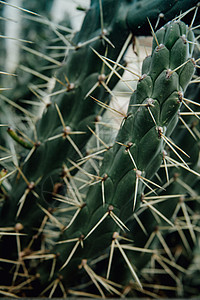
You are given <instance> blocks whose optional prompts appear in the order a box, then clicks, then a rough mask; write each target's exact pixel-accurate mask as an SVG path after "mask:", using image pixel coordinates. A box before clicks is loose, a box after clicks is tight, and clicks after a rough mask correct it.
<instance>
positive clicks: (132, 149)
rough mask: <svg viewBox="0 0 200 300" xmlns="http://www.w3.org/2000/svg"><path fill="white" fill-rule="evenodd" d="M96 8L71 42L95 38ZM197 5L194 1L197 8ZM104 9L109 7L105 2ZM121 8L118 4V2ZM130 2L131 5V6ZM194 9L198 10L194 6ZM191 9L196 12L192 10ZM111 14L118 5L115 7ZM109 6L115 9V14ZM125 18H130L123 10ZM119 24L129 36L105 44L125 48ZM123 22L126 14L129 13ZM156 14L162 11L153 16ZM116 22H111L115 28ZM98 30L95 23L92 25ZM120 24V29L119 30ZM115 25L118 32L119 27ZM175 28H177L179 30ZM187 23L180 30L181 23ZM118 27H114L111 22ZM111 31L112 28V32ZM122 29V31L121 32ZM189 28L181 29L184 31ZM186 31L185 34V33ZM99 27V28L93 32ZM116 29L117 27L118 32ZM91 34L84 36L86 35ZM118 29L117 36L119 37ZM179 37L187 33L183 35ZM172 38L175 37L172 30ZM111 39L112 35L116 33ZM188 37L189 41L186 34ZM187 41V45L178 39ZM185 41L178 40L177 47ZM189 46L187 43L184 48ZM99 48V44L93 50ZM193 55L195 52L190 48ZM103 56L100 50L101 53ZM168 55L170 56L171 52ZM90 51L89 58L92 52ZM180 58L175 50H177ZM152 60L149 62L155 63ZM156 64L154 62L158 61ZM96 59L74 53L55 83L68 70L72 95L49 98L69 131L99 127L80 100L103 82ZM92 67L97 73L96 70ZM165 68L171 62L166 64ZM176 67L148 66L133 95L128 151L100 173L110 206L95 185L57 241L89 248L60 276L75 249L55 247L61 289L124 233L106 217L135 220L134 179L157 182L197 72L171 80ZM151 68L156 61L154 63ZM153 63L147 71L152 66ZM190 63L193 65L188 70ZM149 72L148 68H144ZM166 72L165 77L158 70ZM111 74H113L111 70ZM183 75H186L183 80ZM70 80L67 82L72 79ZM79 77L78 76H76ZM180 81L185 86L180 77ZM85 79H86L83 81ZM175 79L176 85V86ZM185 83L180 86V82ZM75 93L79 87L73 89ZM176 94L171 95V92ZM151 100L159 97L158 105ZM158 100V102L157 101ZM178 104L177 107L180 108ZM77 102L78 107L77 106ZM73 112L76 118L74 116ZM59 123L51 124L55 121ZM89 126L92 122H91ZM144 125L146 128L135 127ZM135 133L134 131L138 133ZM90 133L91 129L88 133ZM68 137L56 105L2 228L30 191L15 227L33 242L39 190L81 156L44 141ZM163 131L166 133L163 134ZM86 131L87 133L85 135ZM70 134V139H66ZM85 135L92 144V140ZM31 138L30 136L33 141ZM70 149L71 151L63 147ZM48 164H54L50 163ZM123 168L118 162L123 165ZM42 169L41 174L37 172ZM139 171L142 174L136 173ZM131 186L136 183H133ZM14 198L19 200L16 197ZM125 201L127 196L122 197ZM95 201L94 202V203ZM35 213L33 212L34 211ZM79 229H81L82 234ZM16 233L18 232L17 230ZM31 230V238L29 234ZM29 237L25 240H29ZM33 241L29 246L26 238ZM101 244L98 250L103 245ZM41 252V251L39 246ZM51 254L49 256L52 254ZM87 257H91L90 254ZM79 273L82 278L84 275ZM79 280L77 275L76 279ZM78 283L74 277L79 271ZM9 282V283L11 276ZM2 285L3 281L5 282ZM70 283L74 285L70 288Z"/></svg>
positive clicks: (120, 150)
mask: <svg viewBox="0 0 200 300" xmlns="http://www.w3.org/2000/svg"><path fill="white" fill-rule="evenodd" d="M97 2H98V1H92V3H91V4H92V6H91V10H90V11H89V12H88V15H87V18H86V19H85V23H84V24H83V27H82V30H81V32H84V35H83V37H81V32H80V33H79V34H77V36H76V37H75V40H74V42H75V43H76V42H77V41H78V42H84V41H86V40H88V39H89V38H90V35H91V33H90V32H88V28H89V27H88V26H86V25H87V24H88V19H89V20H90V23H91V16H92V17H93V18H94V19H95V20H96V14H98V11H99V7H98V3H97ZM194 2H195V1H194ZM104 3H105V5H106V3H107V2H106V1H105V2H104ZM115 3H116V2H115ZM127 3H128V4H127ZM126 4H127V10H128V9H129V8H130V7H131V4H132V3H130V2H126ZM192 4H193V3H192ZM192 4H191V5H192ZM113 7H114V6H113ZM113 7H112V10H113ZM119 7H120V4H119V3H117V4H116V7H115V9H116V11H117V12H118V8H119ZM126 12H127V11H126ZM119 15H120V18H122V20H123V21H122V23H120V22H118V21H119V20H118V19H117V21H116V24H118V25H119V26H121V25H122V29H123V30H122V29H121V32H125V34H124V35H123V34H122V35H121V36H120V38H121V40H119V35H117V36H114V35H113V39H112V35H111V36H110V35H108V37H109V38H110V39H111V41H112V42H113V43H114V40H115V38H116V39H117V43H118V45H123V43H124V41H125V40H126V38H127V36H128V32H129V30H128V29H127V27H126V26H125V25H124V19H125V18H124V15H123V16H121V11H120V14H119ZM125 15H126V13H125ZM155 15H157V12H156V13H155ZM104 17H105V18H104V19H105V24H104V25H105V28H106V25H107V24H106V22H108V23H109V22H110V19H112V18H111V17H112V16H110V15H109V16H107V17H108V20H107V19H106V15H105V16H104ZM113 22H114V21H113ZM93 24H95V26H96V23H95V22H93ZM114 24H115V23H114ZM116 24H115V25H116ZM175 24H176V23H175ZM180 24H182V23H180ZM112 25H113V23H112ZM113 26H114V25H113ZM116 26H117V25H116ZM111 27H112V26H111ZM182 27H183V28H184V25H183V26H182ZM182 27H181V28H182ZM95 28H96V27H95ZM97 28H98V29H97V31H98V33H99V34H101V31H100V30H99V28H100V26H99V24H97ZM114 28H115V30H116V27H115V26H114ZM86 29H87V30H86ZM115 30H113V32H114V33H115V32H116V31H115ZM181 30H182V29H181ZM172 31H173V30H172ZM111 32H112V31H111ZM188 36H189V35H188ZM192 38H193V37H192V35H190V37H189V39H191V40H192ZM181 40H182V41H183V39H181ZM180 42H181V41H180ZM183 42H184V41H183ZM94 44H95V45H94ZM94 44H92V46H93V48H95V49H97V51H99V53H100V54H103V55H104V53H105V51H104V50H105V48H104V45H102V43H101V42H100V41H97V42H95V43H94ZM170 46H171V48H173V45H172V44H170ZM177 47H178V49H179V50H182V48H181V46H180V44H178V46H177ZM183 48H185V44H184V45H183ZM188 48H190V47H189V46H188ZM102 49H103V50H102ZM160 49H162V47H161V46H160V47H159V46H158V48H157V49H155V50H154V51H158V52H160V51H161V50H160ZM168 50H169V51H171V49H168ZM87 51H88V52H87ZM174 51H175V50H174ZM184 51H185V50H183V56H182V60H181V61H183V62H184V61H185V60H187V59H188V57H189V56H190V51H189V50H188V56H187V55H186V53H185V52H184ZM119 52H120V47H119V48H117V50H116V49H115V50H112V48H109V51H108V56H109V57H110V58H112V59H113V60H115V58H116V57H117V56H118V53H119ZM79 55H80V57H88V60H87V63H88V64H87V66H86V64H84V68H83V66H80V65H79V66H78V68H79V69H76V70H75V72H74V62H75V61H77V60H79ZM151 60H152V59H151ZM155 60H156V58H155ZM96 61H97V60H96V57H95V55H94V54H92V51H91V50H88V47H86V46H84V47H81V48H79V47H77V48H76V50H74V51H72V53H71V55H70V56H69V60H68V65H67V67H66V68H67V69H65V67H63V68H62V69H61V71H60V74H58V77H59V78H60V80H63V81H64V80H65V78H64V76H63V70H65V71H66V74H67V77H68V78H69V80H70V83H71V85H70V86H68V87H69V89H68V90H67V93H66V95H65V96H60V97H54V98H53V99H52V103H54V102H55V103H57V105H58V107H59V109H60V111H61V113H62V116H63V118H64V121H65V122H66V126H70V127H71V129H72V131H77V130H81V131H86V130H87V127H86V126H87V125H88V124H89V125H90V126H91V127H92V124H93V122H94V121H95V117H96V114H97V113H98V110H97V109H96V107H95V105H93V104H92V103H91V102H90V104H86V103H87V102H86V101H88V99H85V103H84V104H83V103H81V104H80V102H79V100H80V98H83V96H84V95H86V94H87V91H88V90H89V88H90V87H91V86H92V85H93V84H94V83H96V82H97V80H98V76H99V74H100V69H101V65H102V64H101V62H99V63H96ZM163 61H165V55H163ZM94 63H95V70H94V69H93V67H94ZM165 63H166V61H165ZM175 63H176V62H173V64H172V62H171V61H170V60H169V63H168V65H167V64H166V65H164V66H163V69H165V71H164V72H161V73H160V72H159V70H157V71H156V72H157V73H154V74H153V73H152V75H151V72H150V71H148V67H146V70H147V72H145V73H147V76H143V77H142V78H141V80H140V82H139V83H138V88H137V91H136V93H134V95H133V96H132V98H131V102H130V106H129V111H128V114H127V117H126V118H125V120H124V125H123V126H122V128H121V130H120V132H119V135H118V137H117V142H121V143H123V144H124V145H125V146H121V145H119V144H118V145H115V146H114V147H113V148H112V149H111V150H109V151H108V152H107V154H106V156H105V160H104V163H103V166H102V168H101V170H100V172H101V173H100V177H101V178H102V181H103V182H104V189H105V200H106V203H105V205H102V187H101V184H99V185H98V184H97V185H96V186H94V187H92V188H91V189H90V190H89V193H88V195H87V198H86V204H87V205H86V206H85V205H83V207H82V209H81V212H80V214H79V216H78V218H77V219H76V220H75V221H74V222H73V224H72V226H71V227H70V228H69V229H68V230H67V231H66V232H64V233H62V234H61V237H60V239H61V240H63V239H65V238H79V239H80V242H81V241H82V240H83V243H84V249H81V247H80V245H79V247H78V248H77V251H76V252H75V255H74V256H73V259H72V260H71V261H70V263H69V265H68V266H66V268H64V269H63V270H62V271H61V272H59V268H60V267H61V266H63V263H64V262H65V261H66V258H67V257H68V255H69V254H70V253H71V250H72V249H73V245H72V244H70V246H69V245H67V246H63V245H56V247H55V249H54V250H55V252H54V253H55V256H56V255H57V254H58V252H59V253H60V255H58V258H57V263H56V273H55V274H54V277H53V278H52V280H53V279H55V278H56V276H57V274H61V275H62V274H63V275H64V277H65V276H66V277H65V278H66V281H67V283H64V284H65V285H66V286H68V285H70V284H71V282H70V281H72V279H73V278H71V279H69V278H68V276H69V273H71V272H72V271H73V269H74V270H76V269H77V266H78V265H79V264H80V263H81V259H87V258H88V259H91V258H92V257H94V256H96V255H98V253H99V252H101V251H103V250H104V249H105V248H107V247H108V246H109V245H110V243H111V240H112V237H113V233H114V232H115V231H116V230H118V229H119V227H118V226H117V225H116V224H115V222H114V221H113V220H112V219H111V218H109V215H111V214H112V212H113V213H114V214H115V215H117V216H118V217H119V218H120V219H121V220H122V221H123V222H124V223H125V222H126V221H127V218H128V217H129V216H131V215H132V207H133V198H134V186H135V182H136V180H137V176H140V172H139V171H142V176H144V177H145V178H151V177H152V175H153V174H154V173H155V172H156V171H157V170H158V168H159V165H160V163H161V161H162V155H161V153H162V150H163V147H164V141H163V140H162V135H163V134H164V135H167V136H168V135H170V134H171V132H172V130H173V128H174V126H175V124H176V121H177V110H178V109H179V107H180V105H181V103H180V101H178V100H179V99H178V92H180V91H181V92H182V91H183V90H184V89H185V87H186V85H187V83H188V81H189V80H190V78H191V75H192V73H193V65H192V64H191V67H190V68H189V69H187V76H186V75H185V72H186V71H184V68H186V66H187V64H186V65H185V66H183V67H182V68H181V69H180V70H178V71H177V72H174V73H170V70H168V69H170V66H171V65H174V64H175ZM150 64H151V61H150ZM150 64H149V66H150ZM188 64H189V63H188ZM143 69H144V67H143ZM188 70H189V71H188ZM161 71H162V70H161ZM107 72H108V70H107ZM180 72H181V73H180ZM68 73H69V74H70V76H71V77H70V76H69V74H68ZM79 73H80V74H81V76H79ZM179 73H180V74H181V75H182V79H180V78H181V75H180V74H179ZM86 77H87V78H86ZM172 77H173V80H172V79H171V78H172ZM79 81H80V82H81V84H83V83H84V84H85V85H86V83H87V84H88V83H90V84H91V86H89V88H88V90H84V88H82V86H81V87H77V82H78V83H79ZM179 81H180V82H181V84H180V82H179ZM73 84H74V85H75V86H74V85H73ZM164 84H168V91H167V92H168V93H165V92H166V88H165V89H164V88H163V85H164ZM114 85H115V80H114V83H110V87H111V88H112V86H114ZM157 88H161V89H160V91H159V92H158V91H157ZM58 89H59V84H58V83H57V85H56V88H55V91H56V90H58ZM99 90H100V91H98V90H97V91H96V93H97V94H95V93H94V96H96V97H102V98H103V95H104V91H102V90H103V89H102V87H99ZM170 92H171V93H170ZM152 98H156V99H153V101H152ZM157 98H158V99H157ZM176 100H177V101H176ZM73 101H74V102H73ZM166 101H169V103H170V111H168V110H167V108H166V107H167V106H168V105H165V103H166ZM138 103H139V104H146V107H143V108H144V109H143V108H142V109H138V108H136V107H134V106H131V105H134V104H138ZM147 108H150V110H151V111H152V113H153V116H154V119H155V121H156V124H155V123H154V120H153V119H152V117H151V115H150V114H149V112H148V113H147ZM75 112H76V114H75ZM52 119H53V120H54V124H53V122H52V121H51V120H52ZM80 120H81V121H82V124H81V123H80ZM90 122H91V123H90ZM78 123H79V127H77V124H78ZM139 124H141V126H138V125H139ZM144 124H145V129H144V128H143V125H144ZM135 126H137V129H138V130H136V127H135ZM85 129H86V130H85ZM62 130H63V127H62V124H61V121H60V118H59V116H58V112H57V109H56V106H54V105H53V104H52V105H50V106H49V107H47V109H46V112H45V113H44V115H43V118H42V119H41V120H39V122H38V124H37V133H38V141H37V142H36V144H35V147H36V150H35V152H34V154H33V155H32V157H31V159H30V160H29V161H28V162H27V163H26V164H25V166H24V168H23V172H24V174H25V176H26V177H27V179H28V181H29V184H28V186H27V183H26V182H24V180H22V179H20V180H19V181H18V182H17V183H16V184H15V185H14V186H13V190H12V192H11V193H12V195H9V198H8V199H7V201H6V204H5V205H4V207H3V209H2V214H1V217H2V218H1V224H2V226H15V224H16V219H15V216H16V211H17V209H18V207H16V206H17V203H18V201H19V199H20V197H21V196H22V195H23V194H24V191H25V190H27V189H28V196H27V199H26V201H25V205H24V206H23V210H22V212H21V213H20V217H19V218H18V220H17V221H19V222H21V223H22V224H23V227H24V231H25V232H29V237H30V236H31V235H32V234H34V232H35V231H34V230H30V228H33V227H37V226H39V224H40V223H41V217H42V216H44V214H43V213H42V211H40V210H39V209H38V207H37V205H36V202H37V203H38V204H41V205H42V206H44V207H48V204H47V205H46V203H45V202H44V199H43V198H42V197H41V187H42V184H43V182H44V181H45V179H46V176H45V175H47V176H50V175H51V173H53V172H54V171H56V173H57V171H58V170H59V171H60V168H61V165H62V163H63V161H65V158H66V157H67V156H68V157H70V158H72V159H76V158H77V154H76V151H75V150H73V147H71V145H69V143H68V142H67V141H66V140H64V139H62V138H61V139H60V140H59V141H56V140H54V141H53V140H52V141H47V139H48V138H51V137H52V136H54V135H56V134H59V133H61V132H62ZM162 130H163V132H162ZM87 132H88V131H87ZM67 134H69V135H70V133H69V132H67ZM89 135H90V134H89V132H88V137H89ZM31 138H32V137H31ZM87 140H88V138H87V137H86V135H85V136H83V135H80V136H78V137H77V138H76V139H75V140H74V141H75V142H76V144H77V145H78V146H79V148H80V149H81V150H82V149H84V145H85V143H86V141H87ZM149 141H152V143H151V144H149ZM66 144H67V146H68V147H66ZM65 148H68V149H67V150H66V152H65V151H61V150H60V149H62V150H63V149H65ZM129 153H131V155H132V156H133V157H134V160H135V162H136V166H137V169H138V170H134V169H133V165H132V164H131V159H130V155H129ZM149 157H151V160H149ZM49 162H51V163H50V164H49ZM120 162H121V163H120ZM36 163H37V165H39V167H38V168H37V167H36V168H35V166H36ZM41 169H42V170H43V174H42V175H43V178H42V180H41V181H40V182H39V183H38V185H37V186H34V184H33V183H34V182H36V181H37V180H38V179H40V177H41ZM136 171H138V172H136ZM130 183H131V184H130ZM126 185H127V189H126V193H127V195H126V196H127V197H126V203H125V200H124V199H123V195H124V193H123V189H124V187H125V186H126ZM143 189H144V186H143V185H142V184H141V182H140V184H139V186H138V196H137V202H136V207H135V209H136V208H137V207H138V205H139V201H138V199H139V198H140V197H139V196H140V194H141V193H142V192H143ZM13 191H15V194H14V193H13ZM32 191H34V192H36V193H38V194H39V198H38V199H37V197H33V195H32ZM120 195H122V196H121V197H120ZM94 199H95V200H96V199H97V200H96V201H94ZM30 207H31V209H30ZM105 214H108V216H107V217H106V218H105V219H104V221H103V222H102V224H100V225H99V226H98V227H97V228H96V230H95V231H94V232H92V233H91V235H90V236H89V237H88V238H86V239H85V240H84V237H83V236H87V234H88V232H90V230H91V228H93V226H95V224H97V222H98V220H100V219H101V218H102V217H103V216H104V215H105ZM87 219H88V220H89V222H88V223H87V224H86V220H87ZM80 228H81V230H80ZM16 230H18V229H17V228H16ZM29 230H30V231H29ZM94 235H96V236H97V237H98V238H96V241H95V240H94ZM29 237H28V239H29ZM29 240H30V239H29ZM2 241H3V243H4V247H2V248H3V249H1V251H2V253H1V254H2V255H1V257H8V256H9V253H6V252H7V249H9V248H12V249H15V248H16V246H15V245H16V239H15V238H14V239H12V238H11V239H10V238H9V239H6V238H3V239H2ZM23 241H25V242H24V243H23V242H22V243H23V244H22V247H24V245H27V240H26V239H23ZM99 245H101V247H100V246H99ZM36 248H37V246H36ZM54 250H52V251H54ZM12 252H13V253H12V255H11V256H9V258H12V259H16V254H15V253H14V251H12ZM86 252H87V253H86ZM70 265H71V266H70ZM2 266H3V268H4V267H5V269H4V270H8V266H7V264H4V263H2ZM48 268H50V266H49V264H47V266H46V264H44V265H43V266H41V268H40V270H39V272H40V274H41V275H40V280H41V282H42V284H44V285H46V282H45V281H46V278H47V277H48V275H47V273H46V272H47V270H48ZM80 273H81V271H80ZM8 276H10V279H11V278H12V274H11V275H8ZM77 276H79V275H77ZM75 277H76V272H75ZM6 280H7V276H6ZM6 280H5V281H6ZM72 282H73V281H72ZM43 288H44V286H43V285H42V286H40V287H39V289H43Z"/></svg>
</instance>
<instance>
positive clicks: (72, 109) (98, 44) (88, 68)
mask: <svg viewBox="0 0 200 300" xmlns="http://www.w3.org/2000/svg"><path fill="white" fill-rule="evenodd" d="M125 3H126V5H125V6H124V10H123V12H124V14H122V13H121V12H122V11H121V9H120V7H121V4H120V3H119V2H117V1H113V3H112V5H111V3H110V2H109V5H108V3H107V1H104V2H103V13H104V28H105V29H107V28H108V29H107V32H101V29H100V28H101V26H100V9H99V1H93V2H92V3H91V8H90V10H89V11H88V13H87V15H86V18H85V20H84V23H83V26H82V29H81V30H80V32H79V33H78V34H77V35H76V36H75V38H74V40H73V43H74V44H75V45H77V47H75V49H74V50H72V51H71V53H70V54H69V56H68V59H67V62H66V64H64V66H63V67H62V68H61V69H60V71H59V73H58V74H56V77H57V78H59V80H60V81H63V82H65V75H66V76H67V77H68V79H69V82H70V85H69V86H68V89H67V91H66V93H64V94H62V95H59V96H55V97H53V98H52V100H51V102H52V104H51V105H50V106H48V107H47V108H46V111H45V112H44V114H43V117H42V119H41V120H39V121H38V123H37V128H36V131H37V138H38V140H37V141H35V151H34V153H33V154H32V156H31V157H30V159H29V160H28V162H26V163H25V164H24V166H23V173H24V174H25V176H26V178H27V179H28V181H29V182H36V181H38V180H39V179H40V178H41V179H40V182H39V184H38V185H37V186H36V187H35V188H34V190H35V191H36V193H37V194H38V195H39V197H41V189H42V186H43V183H44V182H46V180H47V177H50V176H51V175H53V173H57V174H59V172H60V170H61V167H62V163H63V162H64V161H65V159H66V157H70V159H71V160H76V159H77V158H78V154H77V152H76V150H75V149H74V148H73V147H72V146H71V144H70V143H69V141H68V139H67V138H66V136H67V135H68V134H69V136H70V132H68V133H67V134H65V133H63V126H62V124H61V120H60V118H59V116H58V112H57V109H56V107H55V105H54V103H56V104H57V105H58V107H59V109H60V111H61V113H62V117H63V119H64V122H65V125H66V126H69V127H70V128H71V132H77V131H78V132H79V131H81V132H84V133H85V134H81V135H75V136H72V139H73V141H74V143H75V144H76V145H77V147H78V148H79V150H80V151H84V146H85V144H86V142H87V140H88V138H89V136H90V135H91V133H90V132H89V130H88V128H87V126H88V125H89V126H90V127H93V126H94V122H95V118H96V115H97V114H98V109H96V104H95V103H94V102H93V101H92V100H90V99H89V98H87V99H84V97H85V95H86V94H87V92H88V90H90V88H91V87H92V86H94V84H96V82H98V80H99V75H101V67H102V62H101V60H100V59H99V60H97V57H96V55H95V54H94V53H93V51H92V50H91V48H90V46H91V47H93V48H94V49H96V51H98V52H99V53H100V54H103V55H104V54H105V49H106V42H105V41H104V37H103V36H104V35H105V36H106V38H108V39H109V40H110V41H111V42H112V43H113V44H115V45H117V47H115V48H112V47H111V46H108V53H107V55H108V56H109V58H111V59H113V60H115V59H116V58H117V57H118V54H119V52H120V50H121V48H122V45H123V44H124V42H125V40H126V39H127V36H128V34H129V29H128V28H127V26H126V24H125V19H126V17H125V16H126V14H127V12H128V10H129V9H130V7H131V6H132V5H133V3H132V2H129V1H128V2H127V1H125ZM191 5H192V3H191ZM108 8H109V9H110V10H112V13H111V11H110V13H109V9H108ZM114 12H115V13H116V15H115V18H113V17H112V16H113V13H114ZM91 20H95V21H94V22H92V21H91ZM96 20H98V21H96ZM88 22H89V23H90V24H92V25H93V26H87V25H88ZM119 32H120V33H121V34H120V35H119V34H118V33H119ZM102 35H103V36H102ZM94 36H99V37H100V38H99V39H97V41H95V42H93V43H91V44H90V45H89V46H88V45H85V46H83V47H80V45H81V43H82V44H83V43H84V42H86V41H88V40H90V39H91V38H93V37H94ZM83 58H84V62H86V63H82V64H77V62H79V61H81V60H82V59H83ZM75 66H77V68H75ZM108 73H109V70H108V69H107V68H105V75H107V74H108ZM115 83H116V78H115V79H113V80H111V81H110V84H109V88H112V87H113V86H114V85H115ZM85 86H87V88H85ZM59 89H60V84H59V83H57V84H56V87H55V90H54V91H55V92H56V91H57V90H59ZM105 93H107V92H105V90H104V89H103V88H102V86H101V84H100V86H99V87H98V88H97V90H96V91H95V92H94V93H93V96H94V97H97V98H101V99H102V98H104V100H105V101H106V97H104V95H105ZM80 99H82V100H83V101H80ZM52 120H54V122H52ZM62 133H63V137H64V138H60V139H55V140H52V141H47V140H48V139H49V138H51V137H53V136H55V135H57V134H62ZM70 137H71V136H70ZM29 138H30V139H34V138H33V136H29ZM83 153H84V152H83ZM41 169H42V174H41ZM49 184H50V183H49ZM12 185H13V190H12V191H11V194H10V195H9V198H8V200H7V201H6V204H5V208H4V209H3V213H2V215H3V217H2V223H4V224H7V223H10V222H11V223H13V222H14V219H15V216H16V211H17V209H18V207H17V203H18V201H19V199H20V198H21V197H22V195H23V194H24V191H25V190H26V188H27V185H26V183H25V182H24V180H23V179H20V181H17V182H15V180H14V182H13V183H12ZM50 185H51V184H50ZM13 191H15V192H14V193H13ZM49 192H51V190H50V191H49ZM27 199H28V200H27V201H26V202H25V205H24V207H23V210H24V212H22V214H21V215H20V219H19V221H21V222H24V221H25V220H26V219H27V218H28V219H29V217H28V216H29V214H31V212H30V211H32V209H30V205H33V206H32V207H33V210H34V211H35V210H38V209H37V208H36V206H35V203H36V201H35V197H33V195H32V193H29V194H28V196H27ZM48 201H49V200H48ZM27 203H29V204H27ZM39 203H41V204H43V205H44V206H46V203H44V201H43V199H42V197H41V199H40V200H39ZM4 211H9V213H8V214H7V213H6V214H5V213H4ZM40 213H41V212H40V210H38V214H39V215H40ZM23 214H24V216H23ZM31 219H32V218H31ZM38 219H39V218H38ZM33 223H34V221H33ZM33 223H30V226H32V224H33ZM35 225H36V224H35ZM36 227H37V226H36Z"/></svg>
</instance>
